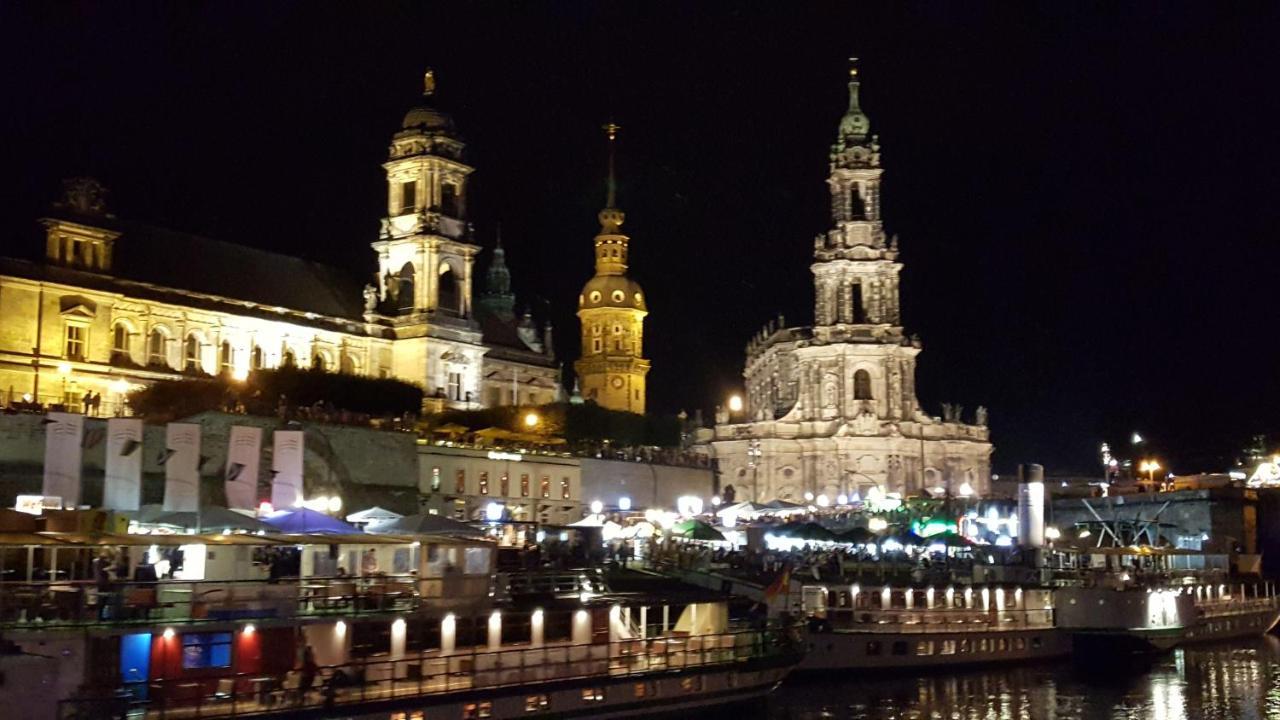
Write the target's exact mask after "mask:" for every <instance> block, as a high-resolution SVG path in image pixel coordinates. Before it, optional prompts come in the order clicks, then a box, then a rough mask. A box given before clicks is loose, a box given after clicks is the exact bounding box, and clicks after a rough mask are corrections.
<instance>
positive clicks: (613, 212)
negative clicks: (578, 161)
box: [574, 124, 649, 414]
mask: <svg viewBox="0 0 1280 720" xmlns="http://www.w3.org/2000/svg"><path fill="white" fill-rule="evenodd" d="M606 130H607V131H608V133H609V191H608V198H607V199H606V201H605V208H604V209H603V210H601V211H600V215H599V218H600V234H598V235H596V239H595V254H596V274H595V276H594V277H592V278H591V279H590V280H588V281H587V284H586V285H585V286H583V288H582V294H580V295H579V296H578V320H579V321H580V324H581V329H582V357H581V358H580V359H579V360H578V362H577V363H576V364H575V365H574V367H575V369H576V370H577V372H578V380H579V382H580V383H581V388H580V389H581V393H582V397H583V398H584V399H586V400H591V401H595V402H596V403H599V404H600V405H601V406H602V407H606V408H609V409H610V410H626V411H629V412H634V413H642V414H643V413H644V408H645V377H646V376H647V375H648V373H649V361H648V360H646V359H645V358H644V318H645V316H646V315H648V314H649V310H648V307H647V306H646V304H645V296H644V291H643V290H641V289H640V284H639V283H637V282H636V281H635V280H632V279H631V278H629V277H627V252H628V243H629V242H630V238H628V237H627V236H626V235H623V234H622V232H621V230H620V228H621V226H622V222H623V220H624V219H625V218H626V216H625V215H624V214H623V212H622V211H621V210H619V209H618V208H617V193H616V190H615V182H614V176H613V142H614V140H615V138H616V136H617V130H618V127H617V126H616V125H612V124H610V125H608V126H607V127H606Z"/></svg>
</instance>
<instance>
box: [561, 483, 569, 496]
mask: <svg viewBox="0 0 1280 720" xmlns="http://www.w3.org/2000/svg"><path fill="white" fill-rule="evenodd" d="M560 499H561V500H568V499H569V478H560Z"/></svg>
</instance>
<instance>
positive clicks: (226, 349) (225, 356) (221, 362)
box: [218, 340, 236, 375]
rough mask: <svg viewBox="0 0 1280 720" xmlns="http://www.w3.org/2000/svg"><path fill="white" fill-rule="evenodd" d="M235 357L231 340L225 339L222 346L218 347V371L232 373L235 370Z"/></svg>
mask: <svg viewBox="0 0 1280 720" xmlns="http://www.w3.org/2000/svg"><path fill="white" fill-rule="evenodd" d="M235 357H236V356H235V350H233V349H232V348H231V342H230V341H228V340H223V341H222V346H221V347H219V348H218V372H221V373H226V374H227V375H230V374H231V373H232V372H233V371H234V370H235Z"/></svg>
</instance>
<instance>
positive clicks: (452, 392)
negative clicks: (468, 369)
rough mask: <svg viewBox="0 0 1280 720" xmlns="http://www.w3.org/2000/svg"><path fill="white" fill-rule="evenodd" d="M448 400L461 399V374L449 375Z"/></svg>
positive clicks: (452, 373)
mask: <svg viewBox="0 0 1280 720" xmlns="http://www.w3.org/2000/svg"><path fill="white" fill-rule="evenodd" d="M449 399H451V400H461V399H462V373H456V372H451V373H449Z"/></svg>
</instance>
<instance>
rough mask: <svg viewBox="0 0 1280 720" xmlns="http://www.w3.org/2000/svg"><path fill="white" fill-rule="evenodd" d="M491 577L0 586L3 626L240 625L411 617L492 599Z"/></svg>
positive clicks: (460, 576)
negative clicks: (427, 604)
mask: <svg viewBox="0 0 1280 720" xmlns="http://www.w3.org/2000/svg"><path fill="white" fill-rule="evenodd" d="M490 582H491V579H490V578H489V577H488V576H483V577H480V576H466V575H454V576H450V577H445V578H418V577H416V576H412V575H387V576H375V577H368V578H351V577H347V578H339V577H309V578H290V579H282V580H277V581H265V580H239V581H182V580H161V581H157V582H124V583H112V584H111V585H110V586H108V587H107V588H106V589H99V588H98V587H97V586H96V584H95V583H94V582H92V581H63V582H33V583H28V582H3V583H0V628H13V629H18V628H56V627H66V626H95V625H96V626H104V625H110V626H120V625H148V624H155V623H158V622H170V623H202V622H234V621H237V620H252V619H289V618H305V617H321V616H326V615H339V614H341V615H372V614H378V613H389V612H411V611H414V610H416V609H418V607H419V606H420V605H421V604H422V603H423V602H424V601H431V602H436V603H438V602H439V601H441V600H453V601H458V600H465V599H473V600H474V599H480V598H484V597H487V595H488V586H489V584H490Z"/></svg>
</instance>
